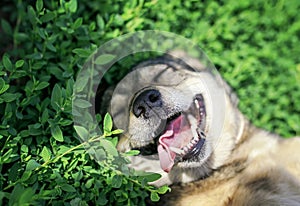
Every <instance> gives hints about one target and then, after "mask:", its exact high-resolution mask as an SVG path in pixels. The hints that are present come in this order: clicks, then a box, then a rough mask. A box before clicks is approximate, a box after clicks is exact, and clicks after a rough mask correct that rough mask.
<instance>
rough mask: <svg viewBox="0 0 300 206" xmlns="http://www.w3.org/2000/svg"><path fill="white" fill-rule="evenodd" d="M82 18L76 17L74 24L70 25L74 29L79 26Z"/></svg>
mask: <svg viewBox="0 0 300 206" xmlns="http://www.w3.org/2000/svg"><path fill="white" fill-rule="evenodd" d="M82 20H83V19H82V18H81V17H80V18H78V19H76V21H75V22H74V24H73V25H72V28H73V29H74V30H75V29H78V28H79V27H80V26H81V24H82Z"/></svg>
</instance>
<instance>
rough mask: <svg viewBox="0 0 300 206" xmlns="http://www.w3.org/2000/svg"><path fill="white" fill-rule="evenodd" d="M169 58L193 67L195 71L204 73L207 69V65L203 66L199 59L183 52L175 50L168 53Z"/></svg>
mask: <svg viewBox="0 0 300 206" xmlns="http://www.w3.org/2000/svg"><path fill="white" fill-rule="evenodd" d="M167 56H171V57H173V58H176V59H180V60H181V61H183V62H184V63H185V64H187V65H189V66H190V67H192V68H193V69H194V70H195V71H203V70H205V69H206V68H207V65H205V64H203V63H202V62H201V61H200V60H199V59H198V58H195V57H192V56H191V55H189V54H187V53H186V52H185V51H182V50H173V51H169V52H168V53H167Z"/></svg>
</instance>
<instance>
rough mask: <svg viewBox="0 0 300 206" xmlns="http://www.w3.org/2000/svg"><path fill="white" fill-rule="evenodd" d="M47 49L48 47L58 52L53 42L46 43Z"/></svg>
mask: <svg viewBox="0 0 300 206" xmlns="http://www.w3.org/2000/svg"><path fill="white" fill-rule="evenodd" d="M46 47H47V48H48V49H49V50H50V51H53V52H56V48H55V46H53V44H52V43H51V42H47V43H46Z"/></svg>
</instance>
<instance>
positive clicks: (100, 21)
mask: <svg viewBox="0 0 300 206" xmlns="http://www.w3.org/2000/svg"><path fill="white" fill-rule="evenodd" d="M96 18H97V25H98V27H99V29H100V30H103V29H104V26H105V23H104V20H103V18H102V17H101V16H100V15H99V14H97V17H96Z"/></svg>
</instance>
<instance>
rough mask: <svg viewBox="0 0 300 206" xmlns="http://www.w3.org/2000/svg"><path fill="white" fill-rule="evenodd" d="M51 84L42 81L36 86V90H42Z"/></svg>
mask: <svg viewBox="0 0 300 206" xmlns="http://www.w3.org/2000/svg"><path fill="white" fill-rule="evenodd" d="M48 86H49V83H48V82H40V83H39V84H38V85H37V86H36V87H35V90H42V89H44V88H46V87H48Z"/></svg>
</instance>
